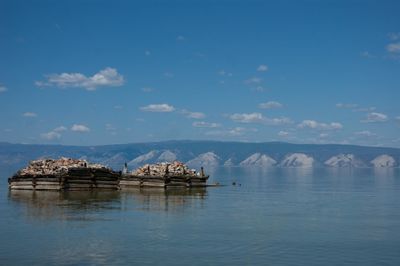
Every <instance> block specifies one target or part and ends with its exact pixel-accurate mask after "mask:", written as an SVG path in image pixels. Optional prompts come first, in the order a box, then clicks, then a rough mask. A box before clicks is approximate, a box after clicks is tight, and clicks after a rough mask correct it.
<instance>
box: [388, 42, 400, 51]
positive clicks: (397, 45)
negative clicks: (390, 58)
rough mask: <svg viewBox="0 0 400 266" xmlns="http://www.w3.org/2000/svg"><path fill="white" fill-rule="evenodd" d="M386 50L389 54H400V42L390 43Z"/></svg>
mask: <svg viewBox="0 0 400 266" xmlns="http://www.w3.org/2000/svg"><path fill="white" fill-rule="evenodd" d="M386 50H387V51H388V52H389V53H400V42H398V43H389V44H388V45H387V46H386Z"/></svg>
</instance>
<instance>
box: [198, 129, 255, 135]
mask: <svg viewBox="0 0 400 266" xmlns="http://www.w3.org/2000/svg"><path fill="white" fill-rule="evenodd" d="M248 132H257V129H256V128H244V127H234V128H231V129H227V130H213V131H208V132H206V133H205V135H208V136H220V137H238V136H243V135H245V134H246V133H248Z"/></svg>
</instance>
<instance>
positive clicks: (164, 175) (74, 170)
mask: <svg viewBox="0 0 400 266" xmlns="http://www.w3.org/2000/svg"><path fill="white" fill-rule="evenodd" d="M208 178H209V176H208V175H205V174H204V171H203V168H201V172H200V173H197V172H196V171H195V170H193V169H188V168H187V167H186V165H184V164H182V163H180V162H173V163H158V164H153V165H145V166H143V167H141V168H138V169H136V170H134V171H132V172H128V171H127V167H126V165H125V168H124V170H123V171H122V172H121V171H118V172H116V171H114V170H112V169H111V168H108V167H105V166H103V165H100V164H89V163H88V162H87V161H85V160H75V159H69V158H63V157H62V158H60V159H58V160H53V159H45V160H35V161H32V162H30V164H29V165H28V166H27V167H25V168H23V169H21V170H20V171H18V172H17V173H16V174H15V175H13V176H12V177H11V178H9V179H8V184H9V188H10V189H12V190H55V191H62V190H95V189H106V190H119V189H127V188H130V187H164V188H168V187H187V188H190V187H205V186H207V180H208Z"/></svg>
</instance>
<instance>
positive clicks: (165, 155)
mask: <svg viewBox="0 0 400 266" xmlns="http://www.w3.org/2000/svg"><path fill="white" fill-rule="evenodd" d="M60 156H66V157H73V158H81V159H86V160H88V161H90V162H96V163H102V164H105V165H108V166H110V167H112V168H114V169H116V170H119V169H121V168H122V166H123V164H124V163H127V164H128V166H129V168H131V169H133V168H136V167H138V166H141V165H143V164H146V163H154V162H162V161H174V160H179V161H182V162H185V163H187V164H188V165H189V166H190V167H194V168H198V167H200V166H204V167H205V168H211V167H217V166H224V167H233V166H242V167H322V166H329V167H398V166H399V163H400V149H398V148H385V147H365V146H355V145H339V144H291V143H284V142H263V143H244V142H220V141H164V142H152V143H132V144H117V145H102V146H64V145H33V144H11V143H4V142H3V143H0V167H1V168H2V169H4V168H6V169H18V168H20V167H23V166H25V165H26V164H27V163H28V162H29V161H30V160H33V159H37V158H58V157H60Z"/></svg>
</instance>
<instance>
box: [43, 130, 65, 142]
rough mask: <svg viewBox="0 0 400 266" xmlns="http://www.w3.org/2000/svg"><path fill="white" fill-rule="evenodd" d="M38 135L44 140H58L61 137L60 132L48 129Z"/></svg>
mask: <svg viewBox="0 0 400 266" xmlns="http://www.w3.org/2000/svg"><path fill="white" fill-rule="evenodd" d="M40 136H41V137H42V138H43V139H46V140H59V139H61V134H60V133H58V132H55V131H50V132H47V133H42V134H40Z"/></svg>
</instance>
